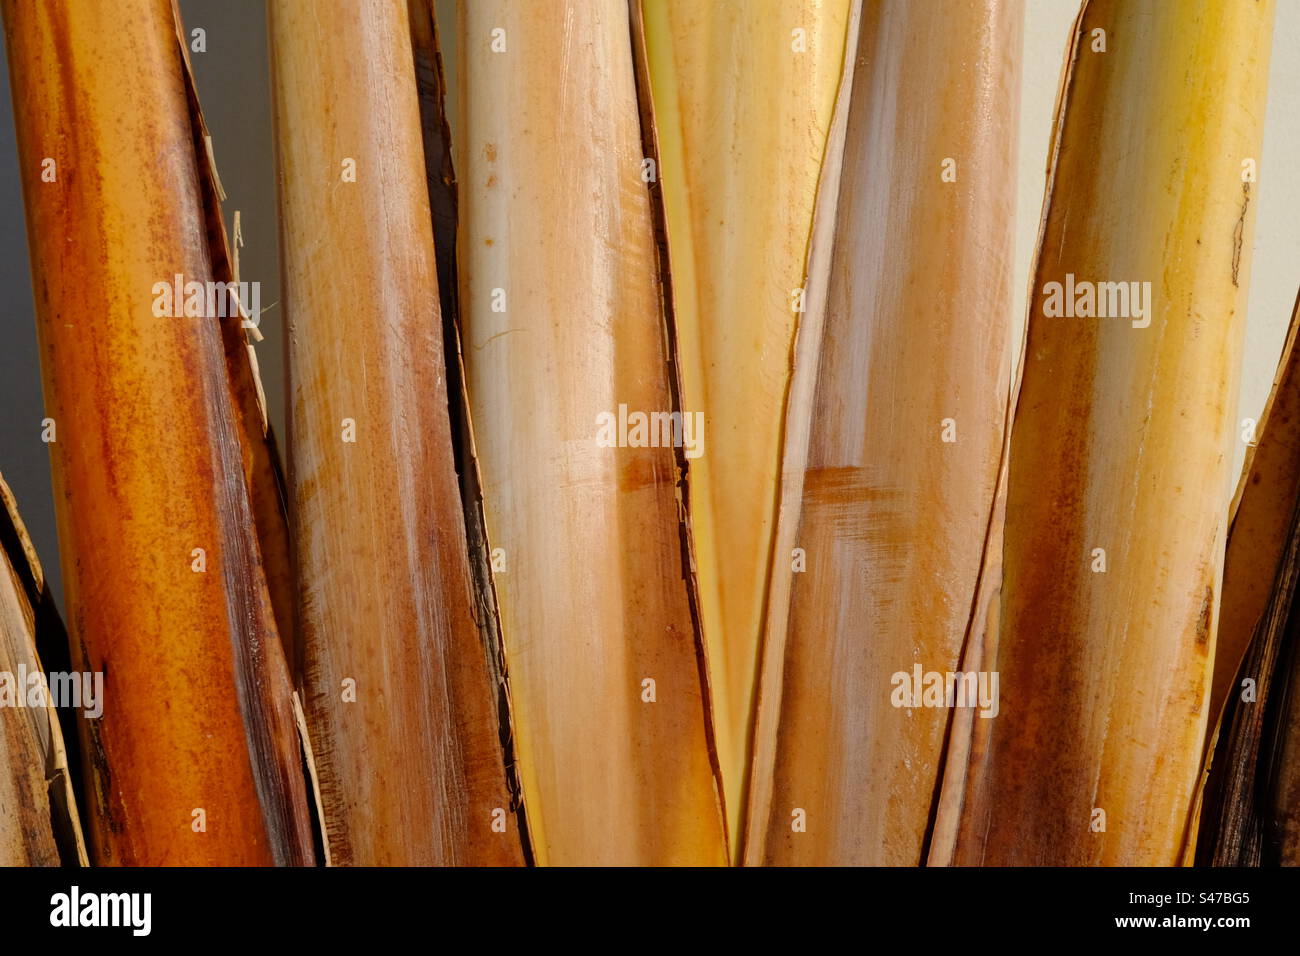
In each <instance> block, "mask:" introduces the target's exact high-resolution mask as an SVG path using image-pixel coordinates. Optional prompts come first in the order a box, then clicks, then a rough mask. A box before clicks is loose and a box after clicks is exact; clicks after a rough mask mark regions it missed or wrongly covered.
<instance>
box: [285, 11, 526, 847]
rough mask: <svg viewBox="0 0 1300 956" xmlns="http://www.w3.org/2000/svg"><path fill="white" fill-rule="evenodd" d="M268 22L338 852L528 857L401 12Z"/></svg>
mask: <svg viewBox="0 0 1300 956" xmlns="http://www.w3.org/2000/svg"><path fill="white" fill-rule="evenodd" d="M270 24H271V42H272V49H273V50H274V57H275V60H274V80H273V85H274V91H275V93H274V96H275V117H276V128H277V153H278V162H279V171H280V182H281V191H280V203H281V213H282V219H283V264H284V289H285V296H286V299H285V305H286V314H287V316H288V321H289V328H288V359H289V394H290V396H291V397H290V401H291V408H290V443H289V459H290V469H289V470H290V488H291V495H292V506H293V521H292V527H293V529H294V535H295V539H294V546H295V554H296V559H297V568H298V574H299V594H298V621H299V634H300V640H301V645H302V653H303V662H304V668H303V681H304V685H305V690H306V694H305V709H306V713H307V719H308V723H309V726H310V728H311V732H312V744H313V747H314V750H315V756H316V768H317V772H318V775H319V779H320V786H321V798H322V804H323V814H324V824H325V829H326V833H327V837H328V841H329V851H330V860H331V862H333V863H336V864H340V863H341V864H362V865H380V864H402V865H413V864H424V865H428V864H516V863H520V862H522V852H521V845H520V835H519V832H518V829H517V826H516V825H515V822H514V819H513V817H512V816H511V815H510V810H511V808H512V804H511V796H510V794H509V792H508V790H507V786H506V769H505V767H506V762H505V758H504V756H503V754H502V749H501V742H500V739H499V726H498V717H497V706H496V692H497V688H496V686H495V684H494V682H493V680H492V677H491V675H490V673H489V668H488V657H487V655H486V653H485V649H484V647H483V645H482V644H481V643H480V639H479V630H478V625H477V623H476V621H475V608H474V604H473V598H472V591H471V577H470V568H469V551H468V545H467V543H466V537H465V525H464V518H463V514H462V508H461V498H460V491H459V487H458V484H457V478H456V472H455V461H454V457H453V447H452V439H451V433H450V425H449V420H448V411H447V390H446V371H445V368H444V365H443V362H444V356H443V349H442V323H441V318H440V312H439V304H438V285H437V273H436V265H435V259H434V246H433V226H432V220H431V218H430V212H429V197H428V191H427V187H426V183H425V166H424V153H423V148H422V144H421V123H420V112H419V104H418V100H417V93H416V80H415V72H414V60H413V55H412V46H411V33H410V25H409V22H408V13H407V4H406V3H405V2H398V0H386V2H383V3H362V2H340V3H331V4H329V5H328V6H322V5H319V4H315V3H311V2H303V0H275V2H273V3H272V4H271V5H270ZM353 168H354V169H355V175H354V174H353ZM494 815H495V820H494ZM497 820H499V821H500V823H501V824H503V825H504V826H503V828H502V829H501V830H499V831H498V830H496V829H494V822H496V821H497Z"/></svg>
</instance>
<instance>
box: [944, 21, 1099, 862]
mask: <svg viewBox="0 0 1300 956" xmlns="http://www.w3.org/2000/svg"><path fill="white" fill-rule="evenodd" d="M1088 2H1089V0H1083V2H1082V3H1081V5H1080V7H1079V12H1078V13H1077V14H1076V15H1075V19H1074V24H1073V26H1072V27H1071V28H1070V35H1069V37H1068V39H1067V40H1066V44H1065V57H1064V62H1063V63H1062V66H1061V76H1060V79H1059V80H1058V82H1057V88H1056V106H1055V108H1054V111H1053V114H1052V132H1051V139H1050V141H1049V142H1050V147H1049V149H1048V153H1047V163H1046V166H1045V168H1044V184H1043V202H1042V207H1041V209H1042V211H1041V214H1040V216H1039V221H1038V238H1037V240H1036V241H1035V243H1034V257H1033V260H1032V262H1031V263H1030V269H1029V276H1028V280H1027V282H1028V295H1027V296H1026V298H1025V323H1024V325H1023V326H1022V328H1021V332H1020V348H1019V356H1018V359H1017V361H1016V363H1015V366H1014V367H1013V371H1012V375H1011V381H1010V383H1009V386H1010V387H1009V389H1008V392H1007V408H1006V417H1005V418H1004V420H1003V423H1002V461H1001V464H1000V465H999V467H998V481H997V488H996V491H995V497H994V502H993V510H992V511H991V513H990V515H989V529H988V533H987V536H986V538H985V545H984V557H983V560H982V562H981V566H980V572H979V578H978V580H977V583H976V586H975V600H974V603H973V605H972V607H971V617H970V622H969V625H968V627H967V631H966V639H965V642H964V645H963V647H962V652H961V658H960V660H961V664H960V669H961V670H962V671H965V672H969V671H972V670H977V671H978V670H983V661H985V660H996V659H997V645H998V625H999V606H1000V602H999V599H1000V596H1001V592H1002V545H1003V543H1004V538H1003V526H1004V524H1005V521H1006V511H1007V482H1008V479H1009V477H1010V467H1009V466H1010V458H1011V425H1012V422H1013V421H1014V420H1015V416H1016V404H1017V402H1018V401H1019V399H1020V383H1021V378H1022V376H1023V374H1024V367H1025V361H1024V359H1025V350H1026V349H1027V348H1028V346H1029V321H1028V318H1029V313H1030V312H1032V311H1033V308H1034V285H1035V282H1036V279H1037V268H1036V265H1037V263H1038V258H1039V256H1041V255H1042V251H1043V242H1044V239H1045V237H1046V235H1047V218H1048V214H1049V213H1050V212H1051V206H1052V186H1053V184H1054V183H1055V181H1056V164H1057V159H1058V157H1059V155H1060V151H1061V135H1062V130H1063V129H1064V126H1065V123H1064V119H1065V108H1066V105H1067V103H1068V101H1069V97H1070V81H1071V79H1072V78H1073V76H1074V67H1075V63H1076V62H1078V59H1079V45H1080V42H1081V40H1082V37H1083V18H1084V14H1086V13H1087V10H1088ZM978 726H979V722H978V721H976V720H975V719H974V710H973V709H969V708H960V707H958V708H954V709H953V713H952V715H951V716H950V718H949V729H948V737H947V741H946V743H945V747H944V750H945V753H944V756H943V759H942V766H941V769H940V773H939V782H938V785H937V787H936V790H935V806H934V816H933V820H932V823H931V826H930V832H929V834H928V835H927V837H926V845H927V849H926V851H925V852H924V853H923V856H924V858H925V860H926V865H927V866H949V865H951V863H952V858H953V854H954V852H955V851H956V846H957V832H958V828H959V826H960V822H961V814H962V808H963V806H964V805H965V801H966V774H967V771H968V769H969V767H970V762H971V758H972V756H973V755H975V754H976V753H979V752H981V751H982V741H980V740H979V739H978V738H979V735H978V734H977V732H976V730H977V727H978Z"/></svg>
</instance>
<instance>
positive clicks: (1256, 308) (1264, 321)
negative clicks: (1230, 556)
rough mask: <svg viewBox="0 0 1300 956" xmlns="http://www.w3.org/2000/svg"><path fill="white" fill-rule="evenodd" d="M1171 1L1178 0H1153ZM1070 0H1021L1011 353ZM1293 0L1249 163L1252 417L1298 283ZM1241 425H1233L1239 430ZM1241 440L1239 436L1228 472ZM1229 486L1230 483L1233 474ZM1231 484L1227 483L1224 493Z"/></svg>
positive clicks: (1299, 44)
mask: <svg viewBox="0 0 1300 956" xmlns="http://www.w3.org/2000/svg"><path fill="white" fill-rule="evenodd" d="M1159 2H1163V3H1177V2H1179V0H1159ZM1078 11H1079V3H1078V0H1026V2H1025V33H1024V67H1023V68H1024V74H1023V83H1022V86H1021V105H1020V168H1019V176H1020V179H1019V184H1018V193H1019V198H1018V202H1017V207H1016V284H1015V288H1016V289H1017V290H1018V291H1017V299H1016V307H1015V315H1014V319H1013V321H1014V326H1013V328H1014V334H1015V337H1014V342H1015V345H1014V346H1013V352H1012V354H1013V356H1014V357H1015V358H1014V359H1013V360H1016V359H1018V358H1019V354H1018V353H1019V343H1020V336H1021V334H1022V332H1023V330H1024V326H1025V316H1026V311H1025V308H1026V300H1027V297H1028V291H1029V270H1030V268H1031V266H1032V265H1033V256H1034V251H1035V248H1034V247H1035V246H1036V244H1037V242H1038V225H1039V219H1040V217H1041V215H1042V205H1043V186H1044V181H1045V170H1046V165H1047V147H1048V140H1049V138H1050V136H1051V130H1052V113H1053V111H1054V109H1055V107H1056V90H1057V86H1058V84H1059V81H1060V76H1061V66H1062V64H1063V62H1064V59H1065V49H1066V42H1067V40H1068V39H1069V36H1070V29H1071V27H1072V26H1073V24H1074V18H1075V15H1076V14H1077V13H1078ZM1298 155H1300V0H1277V20H1276V22H1275V24H1274V28H1273V56H1272V60H1271V62H1270V67H1269V89H1268V112H1267V114H1266V116H1265V119H1264V155H1263V156H1262V157H1261V158H1260V159H1259V164H1258V175H1259V182H1258V190H1259V193H1258V194H1259V207H1258V210H1257V215H1258V219H1257V220H1256V224H1255V245H1254V251H1255V258H1254V263H1253V265H1252V267H1251V277H1250V299H1249V305H1248V308H1247V312H1246V344H1245V352H1244V359H1243V362H1242V374H1241V393H1240V400H1239V403H1238V411H1237V419H1238V421H1241V420H1242V419H1244V418H1258V417H1259V414H1260V412H1261V411H1262V410H1263V408H1264V403H1265V401H1267V400H1268V393H1269V389H1270V388H1271V387H1272V385H1273V375H1274V372H1275V371H1276V370H1277V360H1278V356H1279V354H1280V353H1281V351H1282V343H1283V341H1284V340H1285V339H1286V330H1287V326H1288V324H1289V322H1290V320H1291V309H1292V307H1293V306H1294V304H1295V300H1296V292H1297V290H1300V181H1297V177H1296V176H1295V175H1294V173H1293V172H1292V169H1293V166H1294V164H1295V161H1296V157H1297V156H1298ZM1238 434H1240V429H1238ZM1245 454H1246V445H1245V444H1244V443H1243V442H1238V443H1237V446H1236V458H1235V459H1234V465H1233V471H1234V474H1235V473H1236V472H1238V471H1239V470H1240V468H1241V463H1242V460H1243V458H1244V456H1245ZM1234 489H1235V482H1234ZM1230 493H1231V492H1230Z"/></svg>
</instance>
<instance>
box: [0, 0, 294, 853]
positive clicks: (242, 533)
mask: <svg viewBox="0 0 1300 956" xmlns="http://www.w3.org/2000/svg"><path fill="white" fill-rule="evenodd" d="M3 9H4V15H5V27H6V34H7V40H8V45H9V62H10V68H11V75H12V85H13V93H14V113H15V119H16V125H17V130H18V141H19V155H20V160H21V166H22V174H23V186H24V194H25V198H26V208H27V225H28V233H29V238H30V246H31V253H32V275H33V287H34V292H35V300H36V310H37V319H38V329H39V337H40V344H41V357H42V369H43V373H44V379H45V396H46V403H47V413H48V416H49V417H50V418H51V419H53V422H54V428H55V429H56V432H55V436H54V437H55V440H54V441H52V442H51V444H50V450H51V454H52V459H53V465H54V487H55V503H56V508H57V512H58V520H59V537H60V542H61V550H62V555H63V562H64V581H65V585H66V600H67V606H68V612H69V632H70V633H69V640H70V642H71V644H72V647H73V659H74V662H75V664H76V665H77V667H78V669H80V670H86V671H92V672H95V671H98V672H102V673H103V675H104V696H105V700H104V713H103V716H102V717H101V718H99V719H97V720H87V721H85V722H84V723H83V744H84V750H85V752H86V754H87V761H86V763H87V775H88V782H87V790H88V792H87V794H86V804H85V810H86V815H87V817H88V818H89V821H90V822H89V829H90V832H91V835H92V843H93V845H94V851H95V857H96V859H97V861H99V862H101V863H126V864H133V863H140V864H159V863H193V864H262V863H272V862H278V863H300V862H310V860H311V857H312V847H311V835H310V828H309V816H308V812H307V807H306V798H305V787H304V782H303V778H302V774H301V768H300V763H299V761H300V754H299V745H298V737H297V732H296V728H295V726H294V722H293V712H292V703H291V691H290V685H289V681H288V675H287V672H286V668H285V665H284V660H283V657H282V654H281V649H280V644H279V638H278V635H277V631H276V626H275V621H274V618H273V614H272V610H271V601H270V597H269V595H268V591H267V585H266V580H265V577H264V575H263V571H262V567H261V558H260V552H259V545H258V540H257V536H256V531H255V528H254V524H253V519H252V513H251V505H250V499H249V490H248V486H247V484H246V481H245V477H244V471H243V467H242V460H243V458H244V456H245V455H246V454H247V453H248V451H247V449H246V447H245V445H244V441H243V436H244V435H245V432H244V431H243V429H242V427H241V425H240V424H239V423H238V420H237V417H236V413H235V410H234V408H233V396H232V391H231V384H230V377H229V373H228V370H227V366H226V362H225V359H224V356H223V345H222V331H221V329H220V328H219V321H220V320H218V319H217V318H214V317H211V315H210V314H208V313H209V311H210V308H211V307H209V306H206V305H200V304H199V301H200V300H201V299H205V298H206V297H205V296H200V297H199V298H198V299H194V300H192V301H193V303H194V307H193V308H192V309H190V310H187V308H186V304H187V303H186V302H175V301H173V302H172V303H171V305H172V310H175V311H169V310H168V308H167V303H166V301H165V300H164V299H162V298H160V295H159V292H158V284H159V283H163V284H171V283H173V282H174V281H175V277H176V276H178V275H179V276H181V277H182V282H199V283H203V282H206V281H208V280H210V279H212V278H213V271H212V270H213V263H212V260H213V258H214V256H215V255H216V251H215V250H213V249H210V247H209V235H208V233H207V230H206V211H205V208H204V196H203V190H202V187H201V185H200V178H201V175H203V174H201V172H200V167H199V163H198V160H197V158H196V152H195V144H196V128H195V125H194V120H193V119H192V115H191V109H190V103H189V102H188V99H187V82H186V76H185V67H184V63H183V59H182V55H181V50H180V46H179V44H178V41H177V29H176V24H175V22H174V19H173V10H172V7H171V5H170V4H169V3H167V2H166V0H120V2H113V3H108V2H97V0H90V2H76V3H73V2H52V3H39V4H35V3H26V2H17V0H10V2H6V3H5V4H4V7H3ZM105 37H112V38H113V42H112V43H111V44H106V43H105ZM168 298H170V296H169V297H168ZM176 312H179V314H175V313H176ZM159 313H161V314H159ZM195 313H202V314H195Z"/></svg>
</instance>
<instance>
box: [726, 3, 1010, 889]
mask: <svg viewBox="0 0 1300 956" xmlns="http://www.w3.org/2000/svg"><path fill="white" fill-rule="evenodd" d="M938 9H939V5H938V4H933V3H916V2H868V3H866V4H865V5H864V6H863V9H862V18H861V23H860V25H859V30H858V35H857V50H856V57H857V65H856V68H855V69H854V71H853V73H852V89H851V91H850V90H847V89H846V90H845V91H843V92H842V93H841V97H849V99H848V107H847V110H848V114H847V130H846V141H845V145H844V154H843V161H842V169H841V170H840V172H839V176H840V179H839V187H838V197H837V201H836V203H835V206H834V208H833V209H831V210H829V212H830V214H831V215H833V216H834V217H835V219H834V223H835V225H834V233H833V239H832V240H831V241H832V243H833V245H831V246H830V248H829V249H827V250H825V251H826V252H828V253H829V256H830V265H829V269H830V272H829V291H828V295H827V298H826V300H825V319H824V324H823V327H822V329H821V330H820V335H821V341H820V342H818V341H815V340H814V338H815V336H816V335H817V332H816V330H815V329H814V328H813V327H812V326H809V327H807V333H808V334H807V335H805V334H804V330H801V337H800V342H799V347H798V350H797V352H796V372H795V375H796V377H797V378H800V379H801V377H802V376H803V375H814V376H815V387H814V388H815V391H814V393H813V395H812V396H811V397H812V403H811V406H809V405H808V404H807V403H806V402H805V401H804V400H803V394H802V392H801V389H800V385H802V381H800V383H799V384H797V385H796V387H795V393H794V395H795V398H794V399H792V402H791V408H790V413H789V416H788V419H787V422H788V428H789V429H791V430H792V431H793V432H798V431H800V430H803V431H804V432H805V433H806V437H804V438H803V439H800V438H798V437H796V438H793V439H792V440H791V441H790V442H789V443H788V449H787V450H788V454H792V455H793V454H796V451H795V450H796V448H799V447H800V446H802V445H804V444H806V451H804V452H802V456H803V458H804V469H803V471H802V473H801V474H794V475H791V474H790V472H789V469H787V477H786V480H787V482H788V481H790V480H794V481H796V482H798V483H799V484H800V486H801V489H802V496H801V501H799V502H797V503H796V504H795V505H794V506H793V507H790V508H787V509H783V511H782V513H781V516H780V519H779V521H780V523H781V526H782V530H781V533H780V534H778V539H777V540H778V542H779V543H780V545H779V549H778V554H777V557H776V559H775V562H774V568H773V580H774V582H776V581H778V580H780V579H782V578H784V580H785V584H784V585H783V586H777V585H774V587H773V589H772V596H773V604H772V607H771V609H770V611H769V625H768V641H769V646H768V647H767V648H766V650H765V653H766V660H765V668H764V674H763V683H762V686H761V708H762V714H763V717H762V718H761V719H760V724H759V728H760V737H759V738H758V739H757V740H756V742H755V749H756V762H755V769H754V773H755V782H754V784H753V793H754V797H755V799H754V802H753V803H752V804H751V813H752V819H751V820H750V821H749V823H750V829H749V836H748V839H749V844H748V845H747V848H746V859H747V861H748V862H750V863H766V864H784V865H790V864H804V865H807V864H814V865H823V864H827V865H854V864H857V865H863V864H867V865H871V864H874V865H882V864H883V865H911V866H915V865H916V864H917V863H919V862H921V859H922V851H923V846H924V841H925V836H926V831H927V826H928V824H929V820H930V814H931V804H932V802H933V797H934V794H935V790H936V784H937V781H938V777H939V769H940V762H941V756H942V752H943V744H944V737H945V732H946V729H947V725H948V718H949V712H948V711H947V710H946V709H943V708H924V707H919V706H917V707H900V706H896V705H895V696H896V695H895V690H896V686H895V683H894V680H893V678H894V675H896V674H900V673H901V674H904V675H905V676H906V678H907V680H908V681H909V682H910V681H911V680H912V679H913V670H914V668H919V669H920V670H921V671H922V672H923V673H924V672H932V671H937V672H941V673H947V672H950V671H954V670H956V669H957V664H958V662H959V659H960V654H961V647H962V640H963V638H964V636H965V634H966V629H967V622H968V620H969V618H970V615H971V607H972V602H973V600H974V594H975V588H976V583H977V581H978V578H979V574H980V566H981V557H982V554H983V551H984V542H985V535H986V532H987V531H988V528H989V521H990V513H991V511H992V507H993V499H994V489H995V485H996V479H997V472H998V463H999V458H1000V453H1001V449H1002V431H1003V424H1004V419H1005V412H1006V396H1007V375H1008V365H1009V353H1008V345H1009V340H1008V322H1009V317H1010V316H1009V310H1010V301H1011V253H1012V248H1013V230H1012V225H1013V221H1014V205H1015V173H1014V162H1015V141H1016V117H1017V110H1018V103H1019V72H1020V71H1019V59H1020V19H1021V12H1022V10H1021V5H1020V4H1019V3H1018V2H1014V0H1013V2H1002V0H970V2H960V3H947V4H944V5H943V7H942V9H943V11H944V15H943V16H942V17H940V16H936V13H937V12H938ZM949 159H950V160H952V161H953V162H955V164H956V165H955V169H956V171H957V176H956V181H955V182H945V181H943V179H942V178H941V176H942V172H943V169H944V167H943V163H944V162H945V160H949ZM828 168H830V164H829V163H828ZM831 188H832V189H833V188H834V186H833V185H832V186H831ZM823 212H824V209H823V206H822V205H819V207H818V216H819V217H821V216H822V215H823ZM822 252H823V249H822V248H815V250H814V257H815V258H816V257H817V256H818V255H820V254H821V253H822ZM815 265H816V261H814V266H815ZM820 304H821V303H820V301H818V300H817V299H810V307H818V306H820ZM789 493H791V494H798V493H799V489H798V488H796V489H793V490H791V491H790V492H789ZM787 523H789V524H792V525H793V529H787V528H786V527H785V525H786V524H787ZM795 548H798V549H800V550H801V552H802V553H803V554H804V555H806V567H800V568H799V570H798V572H797V573H795V572H794V571H792V560H794V559H792V558H791V552H792V551H793V550H794V549H795ZM783 599H784V600H783ZM796 811H802V813H803V814H804V815H805V817H806V830H796V829H794V828H793V827H792V824H793V823H794V822H795V821H794V819H793V818H792V814H793V813H795V812H796Z"/></svg>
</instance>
